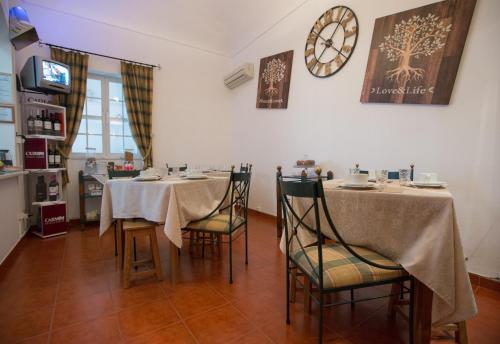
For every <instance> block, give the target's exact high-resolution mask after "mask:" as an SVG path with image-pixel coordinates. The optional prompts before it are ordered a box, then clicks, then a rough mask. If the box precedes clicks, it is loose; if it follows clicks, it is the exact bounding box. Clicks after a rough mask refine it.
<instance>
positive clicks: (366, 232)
mask: <svg viewBox="0 0 500 344" xmlns="http://www.w3.org/2000/svg"><path fill="white" fill-rule="evenodd" d="M338 185H339V181H338V180H334V181H327V182H325V183H324V188H325V199H326V202H327V206H328V210H329V212H330V214H331V217H332V220H333V222H334V224H335V226H336V227H337V230H338V231H339V233H340V234H341V235H342V237H343V238H344V240H346V242H348V243H349V244H351V245H358V246H365V247H367V248H370V249H372V250H374V251H376V252H379V253H380V254H382V255H384V256H386V257H388V258H391V259H392V260H394V261H396V262H398V263H400V264H401V265H402V266H403V267H404V268H405V269H406V270H407V271H408V272H409V273H410V274H412V275H413V276H415V277H416V278H417V279H418V280H419V281H420V282H422V283H424V284H425V285H426V286H427V287H429V288H430V289H431V290H432V291H433V292H434V298H433V309H432V321H433V324H435V325H441V324H445V323H452V322H459V321H462V320H466V319H469V318H471V317H472V316H474V315H475V314H477V307H476V303H475V300H474V294H473V292H472V288H471V285H470V280H469V276H468V273H467V270H466V268H465V260H464V255H463V250H462V243H461V240H460V232H459V230H458V225H457V221H456V216H455V208H454V205H453V197H452V195H451V193H450V192H449V190H447V189H416V188H410V187H400V186H399V185H390V186H388V187H387V188H386V189H385V190H384V191H379V190H373V191H355V190H344V189H339V188H338ZM306 206H307V205H306V204H305V202H302V201H301V202H295V204H294V207H297V210H298V211H299V212H301V211H303V210H304V209H306V208H305V207H306ZM320 214H321V227H322V231H323V232H324V234H325V235H326V236H329V237H331V238H334V237H333V233H332V232H331V230H330V227H329V225H328V223H327V221H326V219H325V217H324V215H323V210H322V209H320ZM306 219H307V221H308V223H309V221H311V219H312V218H311V217H306ZM311 223H313V222H311ZM299 234H300V237H301V241H302V242H303V243H304V244H306V243H307V242H309V243H312V242H314V241H315V240H314V237H308V236H309V235H308V234H309V232H307V231H301V232H300V233H299ZM284 237H285V236H284V235H283V238H282V242H281V245H280V246H281V249H282V251H284V247H285V246H284Z"/></svg>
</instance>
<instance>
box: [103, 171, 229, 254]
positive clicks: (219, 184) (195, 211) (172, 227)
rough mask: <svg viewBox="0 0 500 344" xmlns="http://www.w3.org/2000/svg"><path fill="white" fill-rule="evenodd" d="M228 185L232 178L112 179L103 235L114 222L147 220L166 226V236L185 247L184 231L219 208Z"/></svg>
mask: <svg viewBox="0 0 500 344" xmlns="http://www.w3.org/2000/svg"><path fill="white" fill-rule="evenodd" d="M228 183H229V178H228V177H223V176H210V177H209V178H208V179H202V180H187V179H181V178H177V177H167V178H165V179H164V180H161V181H154V182H139V181H134V180H132V179H114V180H108V181H107V182H106V184H105V185H104V188H103V195H102V203H101V223H100V229H99V233H100V235H102V234H103V233H104V232H105V231H106V230H107V229H108V228H109V227H110V225H111V224H112V222H113V219H131V218H143V219H146V220H149V221H154V222H158V223H165V226H164V231H165V234H166V236H167V237H168V238H169V239H170V241H171V242H172V243H174V244H175V245H176V246H177V247H181V246H182V233H181V229H182V228H184V227H185V226H186V225H187V224H188V223H189V222H190V221H193V220H197V219H199V218H201V217H203V216H205V215H207V214H209V213H210V212H211V211H212V210H213V209H215V207H216V206H217V205H218V204H219V203H220V201H221V200H222V197H223V196H224V192H225V191H226V188H227V185H228Z"/></svg>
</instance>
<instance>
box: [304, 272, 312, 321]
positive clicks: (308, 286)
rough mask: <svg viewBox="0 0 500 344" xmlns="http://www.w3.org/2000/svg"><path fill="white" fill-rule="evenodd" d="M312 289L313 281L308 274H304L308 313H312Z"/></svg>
mask: <svg viewBox="0 0 500 344" xmlns="http://www.w3.org/2000/svg"><path fill="white" fill-rule="evenodd" d="M311 289H312V284H311V281H310V280H309V278H308V277H307V276H304V309H305V310H306V312H308V313H311Z"/></svg>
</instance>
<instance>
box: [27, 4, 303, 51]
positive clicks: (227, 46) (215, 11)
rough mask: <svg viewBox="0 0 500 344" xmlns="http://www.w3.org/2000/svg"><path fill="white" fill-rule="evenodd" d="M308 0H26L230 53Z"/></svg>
mask: <svg viewBox="0 0 500 344" xmlns="http://www.w3.org/2000/svg"><path fill="white" fill-rule="evenodd" d="M306 1H308V0H250V1H249V0H142V1H138V0H72V1H67V0H36V1H35V0H25V2H28V3H30V4H32V5H36V6H43V7H46V8H50V9H54V10H57V11H61V12H65V13H68V14H71V15H76V16H78V17H83V18H87V19H91V20H94V21H98V22H102V23H106V24H109V25H114V26H118V27H121V28H126V29H129V30H134V31H138V32H141V33H144V34H148V35H153V36H157V37H161V38H163V39H167V40H171V41H176V42H180V43H183V44H188V45H191V46H194V47H197V48H200V49H203V50H207V51H211V52H214V53H217V54H221V55H226V56H232V55H234V54H235V53H236V52H238V51H239V50H241V49H242V48H244V47H245V46H247V45H248V44H249V43H250V42H252V40H254V39H255V38H256V37H258V36H259V35H260V34H262V33H263V32H264V31H266V29H268V28H270V27H271V26H272V25H273V24H275V23H276V22H277V21H279V20H280V19H281V18H283V17H284V16H286V15H287V14H288V13H290V12H291V11H293V10H294V9H295V8H297V7H298V6H300V5H301V4H303V3H304V2H306Z"/></svg>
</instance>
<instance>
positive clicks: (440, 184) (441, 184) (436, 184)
mask: <svg viewBox="0 0 500 344" xmlns="http://www.w3.org/2000/svg"><path fill="white" fill-rule="evenodd" d="M411 185H413V186H416V187H418V188H445V187H446V186H447V185H448V184H446V183H445V182H411Z"/></svg>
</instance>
